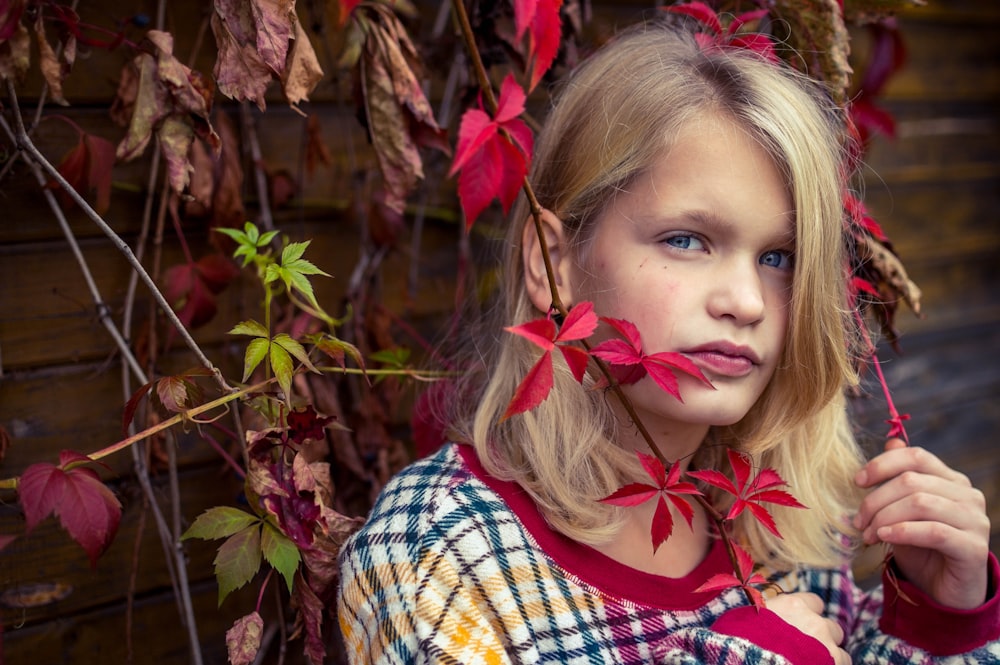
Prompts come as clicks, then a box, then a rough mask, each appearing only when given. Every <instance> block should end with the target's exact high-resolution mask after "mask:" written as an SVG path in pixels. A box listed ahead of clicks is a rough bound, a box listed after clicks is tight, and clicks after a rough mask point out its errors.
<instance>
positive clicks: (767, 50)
mask: <svg viewBox="0 0 1000 665" xmlns="http://www.w3.org/2000/svg"><path fill="white" fill-rule="evenodd" d="M729 44H730V45H731V46H737V47H739V48H745V49H747V50H748V51H753V52H754V53H759V54H761V55H762V56H764V57H765V58H767V59H768V60H770V61H771V62H775V63H776V62H779V61H780V58H778V54H777V52H776V51H775V50H774V40H773V39H771V37H770V35H765V34H762V33H759V32H752V33H749V34H746V35H741V36H739V37H734V38H733V39H732V40H731V41H730V42H729Z"/></svg>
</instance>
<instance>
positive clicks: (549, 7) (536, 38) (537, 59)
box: [528, 0, 562, 90]
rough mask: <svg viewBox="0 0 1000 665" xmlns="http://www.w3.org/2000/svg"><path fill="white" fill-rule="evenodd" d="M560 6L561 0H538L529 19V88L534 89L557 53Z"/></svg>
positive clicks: (560, 26) (560, 23)
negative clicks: (533, 13)
mask: <svg viewBox="0 0 1000 665" xmlns="http://www.w3.org/2000/svg"><path fill="white" fill-rule="evenodd" d="M561 6H562V0H538V3H537V7H536V9H535V15H534V16H533V17H532V19H531V33H530V37H529V41H528V56H529V62H530V65H529V70H530V72H531V83H530V85H529V86H528V89H529V90H534V89H535V87H536V86H537V85H538V82H539V81H541V80H542V76H544V75H545V72H547V71H548V70H549V67H551V66H552V62H553V61H554V60H555V59H556V55H557V54H558V53H559V43H560V41H561V40H562V21H561V19H560V15H559V8H560V7H561Z"/></svg>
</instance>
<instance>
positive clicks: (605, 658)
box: [338, 445, 1000, 665]
mask: <svg viewBox="0 0 1000 665" xmlns="http://www.w3.org/2000/svg"><path fill="white" fill-rule="evenodd" d="M721 550H722V548H721V547H718V546H717V547H715V548H713V550H712V552H711V553H710V554H709V556H708V557H707V559H706V561H705V562H704V563H703V564H701V565H700V566H699V567H698V568H696V570H695V571H694V572H692V574H691V575H689V576H687V577H686V578H683V579H679V580H672V579H669V578H664V577H659V576H655V575H650V574H647V573H642V572H640V571H634V570H632V569H626V568H624V567H623V566H622V564H619V563H617V562H615V561H613V560H611V559H608V558H607V557H604V556H603V555H601V554H599V553H597V552H596V550H593V549H591V548H589V547H586V546H584V545H580V544H577V543H573V542H572V541H569V540H568V539H566V538H565V537H564V536H562V535H561V534H557V533H555V532H553V531H552V530H550V529H548V528H547V527H546V526H545V525H544V521H543V520H542V518H541V516H540V515H539V514H538V512H537V509H535V508H534V504H532V503H531V502H530V499H527V495H526V494H524V493H523V492H519V491H518V488H517V486H516V485H514V484H512V483H505V482H502V481H497V480H496V479H493V478H490V477H488V476H486V474H485V472H484V471H483V470H482V467H480V466H479V464H478V460H476V459H475V456H474V453H472V452H471V449H470V448H467V447H462V448H461V449H460V447H459V446H456V445H448V446H445V447H444V448H442V449H441V450H440V451H439V452H438V453H437V454H436V455H434V456H433V457H430V458H427V459H424V460H421V461H418V462H416V463H414V464H412V465H411V466H409V467H408V468H407V469H405V470H404V471H403V472H401V473H400V474H398V475H397V476H396V477H395V478H393V480H392V481H391V482H390V483H389V484H387V485H386V487H385V488H384V490H383V492H382V495H381V497H380V498H379V501H378V502H377V504H376V505H375V507H374V509H373V511H372V514H371V516H370V517H369V519H368V521H367V523H366V525H365V526H364V528H362V529H361V531H359V532H358V533H357V534H355V535H354V536H352V538H351V539H350V540H349V541H348V542H347V544H346V545H345V546H344V548H343V550H342V551H341V555H340V565H341V586H340V594H339V608H338V609H339V617H340V625H341V629H342V633H343V637H344V641H345V644H346V647H347V653H348V656H349V658H350V659H351V662H353V663H366V664H368V663H371V664H388V663H467V664H470V665H472V664H478V663H487V664H494V663H497V664H499V663H581V664H582V663H592V664H600V665H604V664H605V663H620V664H639V663H676V664H681V665H688V664H691V665H694V664H698V663H720V664H723V665H736V664H738V663H739V664H743V663H750V664H771V663H774V664H779V663H780V664H786V663H788V662H789V661H791V662H795V663H817V662H824V659H825V661H826V662H831V660H832V659H830V657H829V656H828V655H827V654H826V651H825V649H822V647H821V645H820V644H819V642H818V641H816V640H813V639H812V638H809V637H806V636H804V635H803V634H802V633H800V632H799V631H798V630H796V629H794V628H792V627H791V626H790V625H788V624H786V623H784V622H783V621H781V620H780V619H779V618H777V615H775V614H773V613H771V612H769V611H766V610H765V611H762V612H761V613H760V614H757V613H756V612H754V611H753V610H752V609H750V608H748V607H747V606H746V599H745V597H744V596H743V594H742V592H741V591H740V590H739V589H728V590H726V591H723V592H721V593H717V592H716V593H705V592H701V593H699V592H696V591H695V589H696V588H697V586H698V585H700V584H701V582H703V581H705V580H706V579H707V578H708V577H709V576H710V575H711V574H713V573H716V572H731V569H729V567H728V566H729V564H728V560H727V559H726V558H725V553H724V552H723V551H721ZM992 566H993V571H992V575H993V582H994V584H992V585H991V589H993V590H995V588H996V584H995V582H996V579H997V564H996V561H995V560H994V561H993V562H992ZM626 571H627V573H628V574H627V575H621V573H622V572H626ZM771 581H773V582H775V583H777V584H778V585H780V587H781V588H782V589H784V590H785V591H810V592H813V593H816V594H818V595H819V596H820V597H821V598H823V599H824V601H825V603H826V609H825V614H826V615H827V616H828V617H830V618H833V619H835V620H836V621H837V622H839V623H840V625H841V626H842V627H843V628H844V631H845V634H846V635H847V636H848V638H847V646H846V647H845V648H846V649H847V650H848V651H849V652H850V654H851V656H852V660H853V662H855V663H889V664H897V663H898V664H903V663H908V664H909V663H912V664H918V663H920V664H924V663H998V664H1000V642H998V641H997V637H998V632H1000V620H998V617H1000V609H998V608H1000V601H998V598H997V597H994V598H992V599H991V600H990V601H989V602H988V603H987V604H986V605H984V606H983V608H980V609H979V610H973V611H970V612H966V613H957V612H952V611H950V610H947V609H946V608H941V607H936V606H935V605H934V601H933V600H931V599H929V598H928V597H926V596H924V595H923V594H921V593H920V591H919V590H917V589H916V588H913V587H911V586H904V587H903V588H904V591H905V592H906V595H907V596H908V597H909V598H915V599H916V600H917V602H918V604H919V605H920V608H919V611H917V610H910V609H908V608H906V607H900V608H899V609H898V610H897V611H894V612H891V613H890V612H887V613H886V614H887V616H888V617H889V620H887V619H886V618H882V621H881V625H880V620H879V618H880V615H881V613H882V612H881V608H882V604H883V599H882V590H881V588H879V589H877V590H875V591H874V592H872V593H869V594H866V593H862V592H861V591H860V590H859V589H858V587H857V586H856V585H855V584H854V582H853V580H852V577H851V574H850V569H849V567H847V566H845V567H843V568H841V569H830V570H817V569H810V568H801V569H799V570H795V571H792V572H787V573H780V574H775V575H772V577H771ZM901 584H903V585H906V583H905V582H903V583H901ZM887 588H889V587H887ZM891 591H892V593H891V594H890V595H892V596H893V598H892V599H891V601H889V600H887V603H886V605H887V607H889V605H890V602H891V606H892V607H894V608H895V607H897V606H899V604H900V601H898V600H897V599H896V598H895V592H894V590H893V589H891ZM993 595H994V596H996V594H995V593H994V594H993ZM908 617H909V618H908ZM914 617H916V618H914ZM914 623H916V624H920V625H919V626H914V625H910V624H914ZM927 626H930V627H931V628H930V633H929V634H928V632H927V630H925V628H926V627H927ZM945 630H947V631H948V634H949V636H950V639H948V640H944V641H942V640H938V639H936V637H935V633H937V632H943V631H945ZM955 631H957V632H958V634H956V632H955ZM900 636H902V637H900ZM903 637H906V638H907V639H908V640H909V641H906V640H904V639H903ZM917 644H921V645H922V647H923V648H921V647H920V646H916V645H917ZM817 649H819V650H818V651H817ZM962 652H964V653H962ZM932 653H937V654H938V655H937V656H934V655H932ZM781 654H784V655H781ZM947 654H958V655H947Z"/></svg>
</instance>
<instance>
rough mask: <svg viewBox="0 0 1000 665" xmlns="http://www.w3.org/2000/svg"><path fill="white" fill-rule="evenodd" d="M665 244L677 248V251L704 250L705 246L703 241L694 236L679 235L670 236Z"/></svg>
mask: <svg viewBox="0 0 1000 665" xmlns="http://www.w3.org/2000/svg"><path fill="white" fill-rule="evenodd" d="M663 242H665V243H666V244H668V245H670V246H671V247H676V248H677V249H704V247H705V246H704V245H703V244H702V242H701V240H698V238H696V237H694V236H685V235H677V236H670V237H669V238H667V239H665V240H664V241H663Z"/></svg>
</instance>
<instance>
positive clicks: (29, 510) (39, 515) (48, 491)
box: [17, 450, 122, 568]
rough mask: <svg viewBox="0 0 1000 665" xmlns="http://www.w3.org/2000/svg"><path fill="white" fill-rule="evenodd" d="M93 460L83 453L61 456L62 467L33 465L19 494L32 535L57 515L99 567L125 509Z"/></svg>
mask: <svg viewBox="0 0 1000 665" xmlns="http://www.w3.org/2000/svg"><path fill="white" fill-rule="evenodd" d="M92 462H93V460H91V459H90V458H89V457H87V456H85V455H82V454H80V453H77V452H74V451H71V450H64V451H62V452H61V453H59V466H56V465H54V464H49V463H47V462H43V463H39V464H32V465H31V466H29V467H28V468H27V469H25V470H24V473H23V474H21V481H20V483H19V485H18V490H17V491H18V494H19V496H20V499H21V507H22V508H23V509H24V517H25V530H26V531H28V532H30V531H31V530H32V529H34V528H35V526H37V525H38V523H39V522H41V521H42V520H43V519H45V518H46V517H48V516H49V515H56V516H57V517H58V518H59V523H60V524H62V526H63V528H64V529H66V531H67V532H69V535H70V536H71V537H72V538H73V540H75V541H76V542H77V543H79V544H80V546H81V547H83V549H84V550H85V551H86V552H87V556H88V557H89V559H90V566H91V568H94V567H96V566H97V559H98V557H100V556H101V554H102V553H103V552H104V550H105V549H107V547H108V545H110V544H111V541H112V540H114V537H115V534H116V533H117V531H118V524H119V522H121V513H122V507H121V504H120V503H119V502H118V499H117V498H116V497H115V495H114V494H113V493H112V492H111V490H110V489H108V487H107V486H106V485H105V484H104V483H103V482H101V479H100V477H99V476H98V475H97V472H96V471H94V470H93V469H92V468H90V467H88V466H81V465H82V464H90V463H92Z"/></svg>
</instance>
